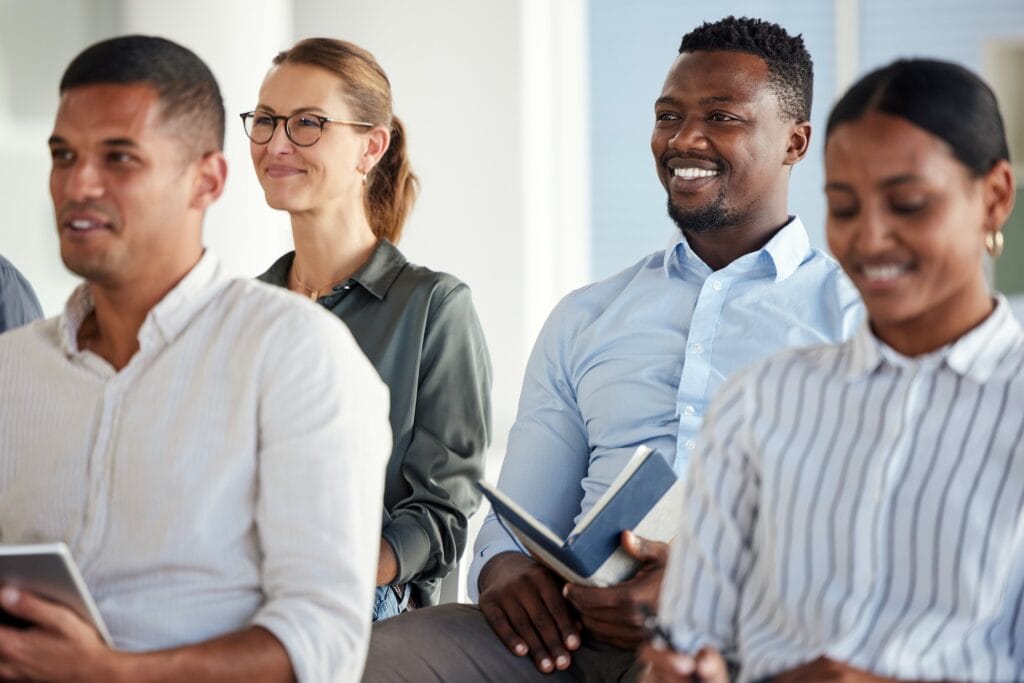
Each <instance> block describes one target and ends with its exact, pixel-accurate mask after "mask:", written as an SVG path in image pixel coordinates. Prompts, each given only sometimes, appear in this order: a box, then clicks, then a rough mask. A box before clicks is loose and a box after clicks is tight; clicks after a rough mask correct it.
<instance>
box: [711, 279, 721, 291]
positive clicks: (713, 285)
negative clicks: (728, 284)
mask: <svg viewBox="0 0 1024 683" xmlns="http://www.w3.org/2000/svg"><path fill="white" fill-rule="evenodd" d="M711 289H713V290H715V291H716V292H720V291H722V283H721V282H719V281H718V280H712V281H711Z"/></svg>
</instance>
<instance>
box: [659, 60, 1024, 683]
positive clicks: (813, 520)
mask: <svg viewBox="0 0 1024 683" xmlns="http://www.w3.org/2000/svg"><path fill="white" fill-rule="evenodd" d="M825 169H826V184H825V192H826V195H827V199H828V209H829V217H828V228H827V236H828V242H829V246H830V247H831V249H832V252H833V254H834V255H835V256H836V258H837V259H838V260H839V262H840V263H841V265H842V266H843V269H844V270H845V271H846V273H847V274H848V275H849V276H850V278H851V279H852V280H853V282H854V284H855V285H856V286H857V289H858V290H859V291H860V293H861V296H862V297H863V299H864V303H865V305H866V307H867V310H868V316H869V320H868V322H867V323H866V324H865V326H864V327H863V328H862V329H861V330H860V332H859V334H857V335H856V336H855V337H854V338H853V339H851V340H850V341H848V342H846V343H844V344H841V345H834V346H822V347H817V348H813V349H809V350H803V351H794V352H787V353H784V354H781V355H779V356H775V357H773V358H771V359H769V360H767V361H765V362H762V363H760V364H758V365H756V366H754V367H752V368H750V369H748V371H746V372H744V373H741V374H739V375H737V376H734V378H733V379H732V380H731V381H730V382H729V383H728V384H726V385H725V386H724V387H723V389H722V390H721V392H720V393H719V395H718V396H717V397H716V400H715V403H714V405H713V406H712V409H711V411H710V412H709V414H708V417H707V420H706V421H705V424H704V429H703V431H702V441H703V445H702V447H701V448H698V451H697V452H696V453H695V456H694V459H693V460H692V462H691V467H690V472H689V479H688V482H687V488H688V497H687V500H688V503H687V505H688V509H687V512H686V515H685V518H684V523H683V527H682V529H681V532H680V534H679V536H678V538H677V541H676V543H675V547H674V550H673V553H674V555H673V559H672V562H671V564H670V568H669V570H668V574H667V575H666V579H665V583H664V586H663V593H662V601H661V609H662V612H661V617H660V619H661V623H662V625H663V626H664V627H665V628H666V629H667V630H668V632H669V636H668V638H669V639H670V640H671V644H672V645H673V646H674V648H675V650H677V651H678V652H677V653H672V652H667V651H665V650H660V651H659V650H656V649H655V648H653V647H649V648H648V649H647V656H648V658H649V660H650V661H651V662H652V664H653V667H652V669H653V670H652V672H651V674H650V675H649V678H650V680H659V681H661V680H666V681H667V680H705V681H725V680H729V679H730V677H732V678H735V679H736V680H739V681H740V682H741V683H743V682H746V681H762V680H773V681H777V682H778V683H795V682H797V681H821V680H830V681H890V680H895V681H917V680H929V681H1020V680H1024V610H1022V608H1021V607H1022V602H1024V512H1022V510H1024V411H1022V410H1021V407H1022V406H1024V332H1022V330H1021V327H1020V325H1019V324H1018V322H1017V321H1016V320H1015V319H1014V318H1013V316H1012V314H1011V313H1010V311H1009V306H1008V304H1007V302H1006V300H1005V299H1004V298H1003V297H1002V296H1001V295H998V294H993V293H992V292H990V290H989V288H988V284H987V280H986V276H985V269H984V263H983V261H984V253H985V251H986V250H987V251H988V253H989V254H990V255H991V257H993V258H995V257H998V256H999V254H1000V253H1001V251H1002V244H1003V237H1002V227H1003V225H1004V223H1005V222H1006V220H1007V218H1008V216H1009V214H1010V212H1011V210H1012V207H1013V200H1014V192H1015V190H1014V179H1013V172H1012V169H1011V166H1010V163H1009V154H1008V151H1007V144H1006V137H1005V133H1004V130H1003V124H1002V119H1001V117H1000V115H999V111H998V107H997V104H996V100H995V97H994V95H993V94H992V91H991V90H990V89H989V88H988V87H987V86H986V85H985V84H984V83H983V82H982V81H981V80H980V79H979V78H978V77H977V76H975V75H974V74H972V73H971V72H969V71H967V70H966V69H963V68H962V67H959V66H956V65H953V64H949V63H945V62H937V61H931V60H907V61H898V62H895V63H893V64H891V65H889V66H886V67H884V68H882V69H879V70H877V71H874V72H873V73H871V74H869V75H867V76H865V77H864V78H863V79H861V80H860V81H859V82H858V83H857V84H856V85H854V86H853V88H852V89H851V90H850V91H849V92H847V93H846V95H844V96H843V98H842V99H841V100H840V101H839V103H838V104H837V105H836V106H835V108H834V109H833V111H832V114H831V116H830V117H829V121H828V127H827V130H826V144H825ZM678 653H687V654H678ZM691 655H692V656H691ZM695 667H696V668H697V669H698V670H699V673H696V674H694V673H692V672H693V671H694V668H695Z"/></svg>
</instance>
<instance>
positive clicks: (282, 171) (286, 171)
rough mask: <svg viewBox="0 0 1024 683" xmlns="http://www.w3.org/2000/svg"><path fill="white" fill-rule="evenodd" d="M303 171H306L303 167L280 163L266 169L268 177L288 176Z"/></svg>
mask: <svg viewBox="0 0 1024 683" xmlns="http://www.w3.org/2000/svg"><path fill="white" fill-rule="evenodd" d="M301 173H305V171H303V170H302V169H301V168H295V167H294V166H282V165H280V164H275V165H273V166H267V170H266V174H267V177H268V178H288V177H291V176H294V175H299V174H301Z"/></svg>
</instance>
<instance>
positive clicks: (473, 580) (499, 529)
mask: <svg viewBox="0 0 1024 683" xmlns="http://www.w3.org/2000/svg"><path fill="white" fill-rule="evenodd" d="M509 551H512V552H518V553H521V552H523V549H522V548H521V547H520V546H519V544H518V543H516V540H515V539H514V538H512V536H510V535H509V533H508V532H507V531H505V528H504V527H503V526H501V523H500V522H499V521H498V518H497V517H496V516H495V515H494V513H493V512H488V513H487V518H486V519H485V520H484V524H483V526H482V527H480V533H479V534H478V535H477V537H476V545H475V546H474V547H473V562H472V564H470V565H469V573H468V575H467V577H466V583H467V584H468V585H467V586H466V590H467V592H468V593H469V599H470V600H472V601H473V602H479V600H480V589H479V588H478V587H477V583H478V582H479V581H480V572H482V571H483V568H484V565H485V564H487V563H488V562H490V560H491V558H492V557H494V556H495V555H499V554H501V553H507V552H509Z"/></svg>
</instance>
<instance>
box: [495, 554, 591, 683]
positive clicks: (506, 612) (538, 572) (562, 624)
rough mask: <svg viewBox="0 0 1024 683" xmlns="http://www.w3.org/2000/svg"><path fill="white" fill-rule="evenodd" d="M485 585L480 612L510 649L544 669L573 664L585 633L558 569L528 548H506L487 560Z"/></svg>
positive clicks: (560, 667)
mask: <svg viewBox="0 0 1024 683" xmlns="http://www.w3.org/2000/svg"><path fill="white" fill-rule="evenodd" d="M479 586H480V611H481V612H482V613H483V615H484V617H485V618H486V619H487V623H489V624H490V625H491V628H492V629H494V632H495V633H496V634H497V635H498V637H499V638H500V639H501V640H502V642H504V643H505V646H506V647H508V649H509V650H511V651H512V652H513V653H514V654H516V655H518V656H520V657H522V656H525V655H527V654H529V655H531V656H532V657H533V661H534V663H535V664H536V665H537V669H538V670H539V671H540V672H541V673H551V672H552V671H554V670H555V669H560V670H565V669H568V668H569V664H570V663H571V659H570V655H569V652H570V651H572V650H576V649H577V648H579V646H580V632H579V628H577V626H576V623H575V622H574V620H573V617H572V615H571V613H570V608H569V605H568V604H567V603H566V602H565V600H564V599H563V598H562V593H561V590H560V589H561V580H560V579H559V578H558V577H557V576H556V575H555V574H553V573H551V571H550V570H548V569H546V568H545V567H542V566H541V565H539V564H538V563H537V562H535V561H534V560H532V559H531V558H529V557H527V556H526V555H523V554H522V553H517V552H505V553H500V554H498V555H495V556H494V557H493V558H492V559H491V560H490V561H489V562H488V563H487V564H486V565H484V569H483V571H482V572H481V574H480V584H479Z"/></svg>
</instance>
